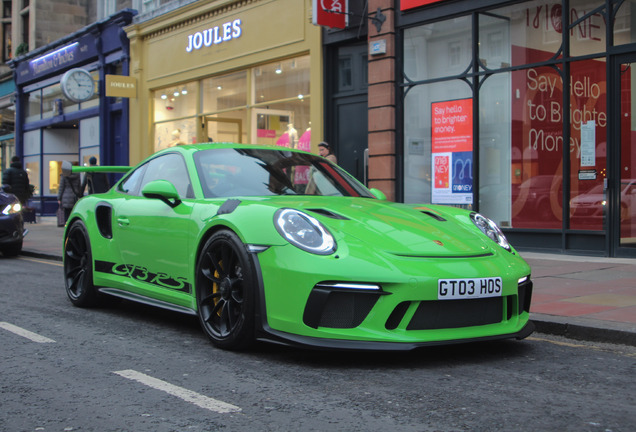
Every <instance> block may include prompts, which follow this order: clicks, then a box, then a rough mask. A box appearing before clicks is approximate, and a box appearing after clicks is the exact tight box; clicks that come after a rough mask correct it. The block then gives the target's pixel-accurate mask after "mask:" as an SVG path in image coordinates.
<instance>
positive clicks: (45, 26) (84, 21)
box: [32, 0, 90, 47]
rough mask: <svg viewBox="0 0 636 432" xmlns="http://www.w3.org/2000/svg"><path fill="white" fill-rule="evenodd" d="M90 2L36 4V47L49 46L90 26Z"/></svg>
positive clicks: (54, 0)
mask: <svg viewBox="0 0 636 432" xmlns="http://www.w3.org/2000/svg"><path fill="white" fill-rule="evenodd" d="M89 2H90V0H47V1H39V2H34V5H35V6H36V10H35V11H33V12H35V19H36V28H35V40H36V47H41V46H44V45H48V44H50V43H51V42H55V41H56V40H58V39H60V38H62V37H64V36H67V35H69V34H71V33H73V32H75V31H77V30H79V29H81V28H82V27H85V26H87V25H88V24H90V21H89V16H88V3H89ZM33 12H32V13H33Z"/></svg>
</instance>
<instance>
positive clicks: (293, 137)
mask: <svg viewBox="0 0 636 432" xmlns="http://www.w3.org/2000/svg"><path fill="white" fill-rule="evenodd" d="M287 135H288V136H289V147H290V148H293V149H295V148H297V147H298V131H297V130H296V129H294V125H293V123H290V124H288V125H287Z"/></svg>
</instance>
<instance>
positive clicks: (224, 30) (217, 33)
mask: <svg viewBox="0 0 636 432" xmlns="http://www.w3.org/2000/svg"><path fill="white" fill-rule="evenodd" d="M241 24H242V22H241V20H240V19H235V20H234V21H228V22H226V23H223V24H221V25H218V26H215V27H211V28H209V29H206V30H202V31H198V32H196V33H193V34H189V35H188V43H187V46H186V52H192V51H196V50H200V49H201V48H203V47H211V46H212V45H218V44H220V43H223V42H228V41H231V40H232V39H237V38H239V37H241V34H242V33H243V29H242V28H241Z"/></svg>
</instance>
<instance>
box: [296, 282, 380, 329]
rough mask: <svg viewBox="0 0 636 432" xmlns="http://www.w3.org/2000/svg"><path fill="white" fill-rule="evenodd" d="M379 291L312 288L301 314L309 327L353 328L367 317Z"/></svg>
mask: <svg viewBox="0 0 636 432" xmlns="http://www.w3.org/2000/svg"><path fill="white" fill-rule="evenodd" d="M379 295H380V293H370V292H364V291H356V292H346V291H337V290H331V289H323V288H314V289H313V291H312V292H311V294H310V295H309V299H308V300H307V304H306V306H305V312H304V314H303V322H304V323H305V324H306V325H308V326H309V327H313V328H318V327H330V328H340V329H346V328H355V327H357V326H359V325H360V324H361V323H362V321H364V319H365V318H366V317H367V315H368V314H369V312H370V311H371V309H372V308H373V306H374V305H375V303H376V302H377V301H378V297H379Z"/></svg>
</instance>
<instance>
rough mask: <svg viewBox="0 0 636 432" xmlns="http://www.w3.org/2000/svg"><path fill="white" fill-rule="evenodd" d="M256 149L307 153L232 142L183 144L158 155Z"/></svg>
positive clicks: (278, 147)
mask: <svg viewBox="0 0 636 432" xmlns="http://www.w3.org/2000/svg"><path fill="white" fill-rule="evenodd" d="M228 148H229V149H256V150H272V151H291V152H298V153H306V152H304V151H302V150H298V149H292V148H288V147H281V146H276V145H259V144H239V143H232V142H218V143H201V144H183V145H178V146H174V147H168V148H165V149H162V150H159V151H158V152H157V154H158V153H167V152H174V151H175V150H177V151H179V152H182V153H193V152H197V151H201V150H211V149H228Z"/></svg>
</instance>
